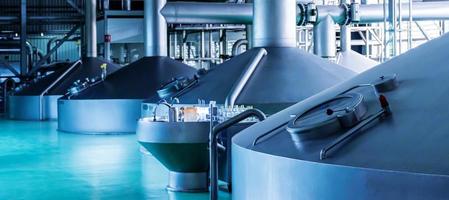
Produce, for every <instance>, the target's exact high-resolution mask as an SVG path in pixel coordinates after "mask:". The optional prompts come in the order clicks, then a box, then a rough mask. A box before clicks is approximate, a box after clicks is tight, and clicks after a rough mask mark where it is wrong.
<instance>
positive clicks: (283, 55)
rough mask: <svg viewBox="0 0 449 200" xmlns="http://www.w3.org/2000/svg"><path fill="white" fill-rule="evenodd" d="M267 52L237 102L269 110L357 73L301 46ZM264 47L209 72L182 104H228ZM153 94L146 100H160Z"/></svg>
mask: <svg viewBox="0 0 449 200" xmlns="http://www.w3.org/2000/svg"><path fill="white" fill-rule="evenodd" d="M264 49H265V50H266V51H267V54H266V55H265V56H264V57H263V58H262V60H261V61H260V62H259V63H258V65H257V68H256V70H255V71H254V73H253V75H252V76H251V77H250V79H249V80H248V82H247V84H246V85H245V86H244V88H243V90H242V92H241V95H239V96H238V98H237V99H236V102H235V103H236V104H247V105H255V106H256V107H258V108H261V109H264V111H266V112H269V113H274V112H276V111H278V110H280V109H282V108H285V107H287V106H288V105H292V104H294V103H296V102H298V101H300V100H302V99H305V98H307V97H309V96H311V95H313V94H316V93H318V92H320V91H322V90H324V89H327V88H329V87H332V86H334V85H336V84H337V83H340V82H342V81H343V80H346V79H348V78H350V77H352V76H354V75H355V73H354V72H353V71H351V70H348V69H346V68H344V67H342V66H340V65H337V64H333V63H330V62H328V61H326V60H324V59H321V58H319V57H317V56H315V55H312V54H309V53H307V52H305V51H303V50H301V49H298V48H273V47H270V48H264ZM258 50H260V48H254V49H251V50H249V51H247V52H245V53H243V54H241V55H238V56H237V57H234V58H233V59H231V60H229V61H226V62H225V63H223V64H221V65H219V66H218V67H216V68H215V69H213V70H211V71H209V72H208V73H207V74H206V75H205V76H203V77H201V78H200V81H199V83H198V84H197V85H195V86H194V87H193V88H192V89H190V90H189V91H187V92H186V93H184V94H182V95H180V96H179V97H178V99H179V103H181V104H196V103H198V100H204V101H205V102H209V101H216V102H217V103H218V104H224V103H225V100H226V97H227V96H228V95H229V93H230V92H231V90H232V88H233V86H234V84H235V83H236V82H237V81H238V80H239V78H240V76H241V75H242V74H243V73H244V72H245V70H246V68H247V65H248V64H249V63H250V62H251V61H252V60H253V59H254V57H255V56H256V54H257V53H258ZM159 100H160V99H159V98H157V96H153V98H152V99H149V100H146V101H145V102H153V103H157V102H158V101H159Z"/></svg>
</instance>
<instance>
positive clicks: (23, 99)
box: [8, 58, 119, 120]
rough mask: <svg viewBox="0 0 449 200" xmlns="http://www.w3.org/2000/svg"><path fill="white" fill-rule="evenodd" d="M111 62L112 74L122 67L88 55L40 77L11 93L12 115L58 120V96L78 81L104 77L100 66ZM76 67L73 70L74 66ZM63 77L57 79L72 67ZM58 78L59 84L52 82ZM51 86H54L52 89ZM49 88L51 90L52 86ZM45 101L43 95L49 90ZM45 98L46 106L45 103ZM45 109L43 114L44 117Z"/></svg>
mask: <svg viewBox="0 0 449 200" xmlns="http://www.w3.org/2000/svg"><path fill="white" fill-rule="evenodd" d="M105 63H106V64H107V73H108V74H110V73H112V72H114V71H115V70H117V69H118V68H119V67H118V66H117V65H115V64H112V63H108V62H106V61H103V60H100V59H97V58H84V59H82V60H81V62H79V63H78V62H75V63H72V64H68V65H67V66H65V67H62V68H61V69H60V70H57V71H55V72H54V73H52V74H50V75H48V76H46V77H43V78H41V79H38V80H36V81H34V82H32V83H30V84H29V85H28V86H26V87H24V88H23V89H21V90H19V91H17V92H15V93H14V94H13V95H12V96H9V101H8V116H9V118H10V119H15V120H47V119H53V120H54V119H57V116H58V114H57V99H58V98H60V97H61V96H62V95H64V94H66V93H67V91H68V89H69V88H70V87H72V85H73V83H74V82H75V81H77V80H84V79H86V78H95V77H99V76H101V72H102V69H101V68H100V66H102V65H103V64H105ZM72 65H74V66H73V68H72V69H70V68H71V67H72ZM69 69H70V71H68V72H67V73H66V74H65V76H64V77H63V79H61V80H59V81H57V79H58V77H60V76H61V75H63V74H64V73H65V72H66V70H69ZM55 81H57V83H56V84H55V85H53V86H52V84H53V83H54V82H55ZM49 87H51V88H49ZM48 88H49V89H48ZM47 89H48V91H47V93H46V94H45V95H44V96H43V98H42V100H41V97H40V95H41V94H42V93H43V92H44V91H45V90H47ZM41 101H42V108H41V107H40V106H41ZM41 109H42V116H41Z"/></svg>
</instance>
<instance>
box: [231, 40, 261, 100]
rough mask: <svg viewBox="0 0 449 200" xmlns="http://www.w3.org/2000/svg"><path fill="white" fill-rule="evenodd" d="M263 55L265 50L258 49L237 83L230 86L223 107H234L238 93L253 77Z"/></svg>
mask: <svg viewBox="0 0 449 200" xmlns="http://www.w3.org/2000/svg"><path fill="white" fill-rule="evenodd" d="M265 55H267V50H265V49H264V48H260V49H259V51H258V52H257V54H256V56H255V57H254V59H253V60H252V61H251V62H250V63H249V65H248V67H247V68H246V70H245V72H244V73H243V74H242V75H241V76H240V78H239V79H238V81H237V82H236V83H235V84H234V85H233V86H232V89H231V92H230V94H229V95H228V96H227V97H226V100H225V106H234V104H235V101H236V100H237V98H238V97H239V96H240V93H241V92H242V91H243V88H245V86H246V84H247V83H248V81H249V79H250V78H251V76H252V75H253V73H254V71H256V69H257V66H258V65H259V63H260V61H261V60H262V58H263V57H264V56H265Z"/></svg>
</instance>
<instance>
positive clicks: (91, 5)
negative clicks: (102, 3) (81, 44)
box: [84, 0, 97, 58]
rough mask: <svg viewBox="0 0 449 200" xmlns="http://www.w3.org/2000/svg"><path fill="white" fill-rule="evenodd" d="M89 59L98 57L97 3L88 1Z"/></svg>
mask: <svg viewBox="0 0 449 200" xmlns="http://www.w3.org/2000/svg"><path fill="white" fill-rule="evenodd" d="M84 16H85V20H84V21H85V25H86V31H85V32H86V33H87V35H86V37H85V38H86V43H87V55H86V56H87V57H89V58H96V57H97V1H96V0H87V1H86V11H85V15H84Z"/></svg>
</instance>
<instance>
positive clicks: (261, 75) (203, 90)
mask: <svg viewBox="0 0 449 200" xmlns="http://www.w3.org/2000/svg"><path fill="white" fill-rule="evenodd" d="M253 6H254V7H253V9H254V17H253V31H252V32H253V33H254V35H253V37H252V42H253V45H254V48H253V49H250V50H248V51H247V52H245V53H243V54H240V55H238V56H236V57H234V58H232V59H230V60H228V61H226V62H225V63H223V64H221V65H219V66H218V67H216V68H215V69H213V70H211V71H209V72H208V73H207V74H206V75H204V76H202V77H199V79H198V80H196V81H192V82H191V83H192V84H189V87H186V88H185V89H182V90H180V91H175V92H173V93H172V94H170V95H160V96H159V97H158V96H154V97H153V98H151V99H149V100H147V101H146V102H145V103H144V104H143V105H142V118H141V119H140V120H139V121H138V124H137V135H138V140H139V143H140V144H141V145H142V146H143V147H144V148H146V149H147V150H148V151H149V152H150V153H152V154H153V155H154V156H155V157H156V158H157V159H158V160H160V161H161V163H162V164H164V166H165V167H166V168H168V169H169V170H170V173H169V183H168V189H170V190H173V191H187V192H198V191H207V190H208V173H207V169H208V167H209V159H208V149H207V148H208V144H207V143H208V141H209V130H210V124H209V121H210V119H211V118H212V119H214V121H215V119H217V121H223V120H225V119H226V118H228V117H230V116H233V115H236V114H237V113H239V112H243V111H244V110H247V109H249V108H251V107H256V108H259V109H262V110H263V111H264V112H265V113H267V114H273V113H275V112H277V111H279V110H281V109H283V108H286V107H288V106H289V105H292V104H293V102H297V101H301V100H303V99H305V98H307V97H309V96H311V95H313V94H316V93H318V92H320V91H322V90H324V89H327V88H329V87H332V86H334V85H336V84H337V83H339V82H341V81H343V80H346V79H348V78H350V77H352V76H353V75H354V72H352V71H350V70H347V69H345V68H343V67H342V66H339V65H336V64H332V63H330V62H328V61H325V60H323V59H321V58H319V57H317V56H314V55H311V54H309V53H307V52H305V51H303V50H300V49H298V48H297V47H296V14H297V10H296V0H283V1H278V0H256V1H254V4H253ZM167 89H168V88H161V91H165V90H167ZM209 103H210V105H208V104H209ZM208 106H211V109H208V108H209V107H208ZM167 107H168V109H167ZM214 110H216V113H215V111H214ZM216 115H217V116H216ZM210 116H212V117H210ZM251 123H253V121H249V122H245V123H242V124H240V125H239V126H237V127H233V128H235V130H228V131H226V132H227V133H226V134H223V137H221V138H220V140H221V142H220V149H221V151H220V152H221V155H219V158H220V159H219V160H220V162H221V164H223V165H222V167H220V169H221V172H222V173H221V175H222V176H221V180H225V181H226V182H228V183H230V173H229V171H230V170H228V166H230V165H228V164H227V163H228V161H229V159H227V158H228V155H227V152H230V151H229V149H230V145H229V144H230V142H226V141H229V140H230V138H231V137H232V135H233V134H234V133H236V132H237V131H238V130H241V129H242V128H244V127H246V126H248V124H251ZM228 186H230V185H228Z"/></svg>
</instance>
